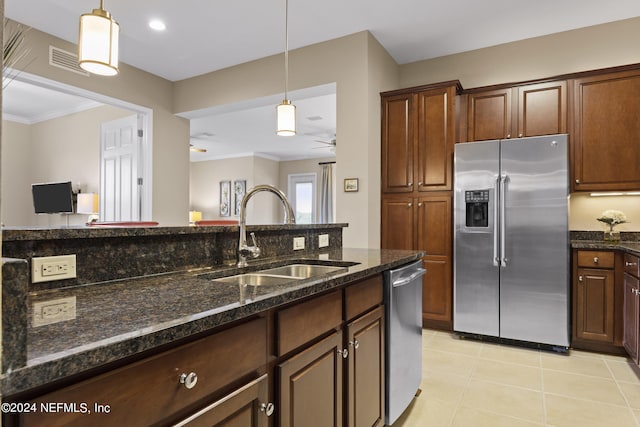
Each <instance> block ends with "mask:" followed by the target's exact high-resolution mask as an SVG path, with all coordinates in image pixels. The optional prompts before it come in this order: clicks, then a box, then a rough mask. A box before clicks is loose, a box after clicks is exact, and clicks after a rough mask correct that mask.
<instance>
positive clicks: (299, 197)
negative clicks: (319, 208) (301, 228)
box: [289, 173, 316, 224]
mask: <svg viewBox="0 0 640 427" xmlns="http://www.w3.org/2000/svg"><path fill="white" fill-rule="evenodd" d="M289 201H290V202H291V206H292V207H293V211H294V213H295V215H296V224H312V223H314V222H316V174H315V173H306V174H292V175H289Z"/></svg>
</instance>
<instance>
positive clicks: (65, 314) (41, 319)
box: [32, 297, 76, 328]
mask: <svg viewBox="0 0 640 427" xmlns="http://www.w3.org/2000/svg"><path fill="white" fill-rule="evenodd" d="M75 318H76V297H68V298H58V299H52V300H49V301H40V302H34V303H33V322H32V326H33V327H34V328H35V327H37V326H44V325H49V324H51V323H58V322H62V321H65V320H73V319H75Z"/></svg>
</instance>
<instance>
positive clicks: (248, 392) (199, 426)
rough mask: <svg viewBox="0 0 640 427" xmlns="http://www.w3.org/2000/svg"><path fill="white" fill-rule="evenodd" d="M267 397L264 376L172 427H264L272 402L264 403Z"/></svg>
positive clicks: (272, 406)
mask: <svg viewBox="0 0 640 427" xmlns="http://www.w3.org/2000/svg"><path fill="white" fill-rule="evenodd" d="M268 397H269V382H268V378H267V375H266V374H265V375H263V376H261V377H260V378H258V379H257V380H254V381H251V382H250V383H249V384H247V385H245V386H244V387H241V388H239V389H238V390H236V391H234V392H233V393H230V394H228V395H227V396H224V397H223V398H221V399H220V400H218V401H216V402H215V403H213V404H211V405H209V406H207V407H205V408H203V409H201V410H200V411H198V412H196V413H195V414H193V415H191V416H190V417H188V418H186V419H184V420H182V421H180V422H178V423H176V424H175V425H174V427H182V426H189V427H211V426H214V427H267V425H268V419H267V417H269V416H271V415H272V414H273V411H274V408H275V407H274V405H273V404H272V403H265V402H267V399H268Z"/></svg>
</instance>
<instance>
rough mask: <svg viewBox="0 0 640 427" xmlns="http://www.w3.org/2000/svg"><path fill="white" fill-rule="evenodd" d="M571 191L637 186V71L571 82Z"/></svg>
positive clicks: (639, 90) (639, 80)
mask: <svg viewBox="0 0 640 427" xmlns="http://www.w3.org/2000/svg"><path fill="white" fill-rule="evenodd" d="M571 116H572V118H573V122H572V125H573V126H572V129H571V138H572V141H571V142H572V148H573V150H572V171H573V180H572V189H573V190H574V191H602V190H637V189H638V187H640V168H639V167H638V165H639V164H640V144H639V143H638V140H639V139H640V120H638V118H639V117H640V70H631V71H623V72H616V73H607V74H599V75H595V76H589V77H583V78H577V79H575V80H573V103H572V114H571Z"/></svg>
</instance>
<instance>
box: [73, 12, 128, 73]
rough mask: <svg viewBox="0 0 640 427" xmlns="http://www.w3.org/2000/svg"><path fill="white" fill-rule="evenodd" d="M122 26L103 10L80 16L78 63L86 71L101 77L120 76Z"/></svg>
mask: <svg viewBox="0 0 640 427" xmlns="http://www.w3.org/2000/svg"><path fill="white" fill-rule="evenodd" d="M119 33H120V25H118V23H117V22H116V21H115V20H114V19H113V17H112V16H111V14H110V13H109V12H107V11H106V10H104V9H103V8H102V0H100V8H99V9H93V11H92V12H91V13H85V14H83V15H82V16H80V31H79V33H78V62H79V64H80V67H82V68H83V69H84V70H86V71H88V72H90V73H93V74H99V75H101V76H115V75H116V74H118V35H119Z"/></svg>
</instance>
